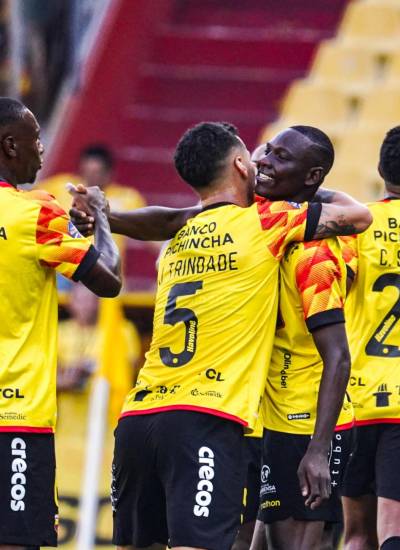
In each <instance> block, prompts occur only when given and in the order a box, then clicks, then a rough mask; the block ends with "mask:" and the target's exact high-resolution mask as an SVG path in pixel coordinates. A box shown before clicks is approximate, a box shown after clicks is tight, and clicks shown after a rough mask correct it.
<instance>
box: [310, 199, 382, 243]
mask: <svg viewBox="0 0 400 550" xmlns="http://www.w3.org/2000/svg"><path fill="white" fill-rule="evenodd" d="M313 202H320V203H322V209H321V215H320V218H319V221H318V224H317V227H316V229H315V232H314V236H313V238H315V239H323V238H325V237H332V236H336V235H354V234H356V233H362V232H363V231H365V230H366V229H368V227H369V226H370V225H371V223H372V214H371V212H370V211H369V209H368V208H367V207H366V206H364V205H363V204H361V203H360V202H358V201H356V200H355V199H353V197H351V196H350V195H347V194H346V193H343V192H341V191H331V190H329V189H320V190H319V191H318V192H317V193H316V195H315V197H314V199H313Z"/></svg>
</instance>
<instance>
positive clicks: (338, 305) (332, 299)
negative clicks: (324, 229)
mask: <svg viewBox="0 0 400 550" xmlns="http://www.w3.org/2000/svg"><path fill="white" fill-rule="evenodd" d="M302 246H303V253H302V254H301V255H299V256H298V257H297V263H296V265H295V276H296V285H297V288H298V291H299V295H300V298H301V303H302V308H303V315H304V320H305V322H306V325H307V328H308V330H309V331H313V330H315V329H317V328H320V327H322V326H324V325H330V324H333V323H340V322H344V315H343V308H344V295H343V290H342V279H343V276H342V275H343V274H342V270H341V266H340V262H339V258H338V256H337V254H335V252H334V251H333V250H332V248H331V246H330V244H329V240H321V241H311V242H308V243H304V244H303V245H302Z"/></svg>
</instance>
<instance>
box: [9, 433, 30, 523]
mask: <svg viewBox="0 0 400 550" xmlns="http://www.w3.org/2000/svg"><path fill="white" fill-rule="evenodd" d="M11 455H12V457H15V458H13V461H12V462H11V501H10V508H11V510H13V512H23V511H24V510H25V502H24V498H25V485H26V476H25V474H24V472H25V471H26V468H27V464H26V443H25V441H24V440H23V439H22V438H21V437H14V439H13V440H12V441H11Z"/></svg>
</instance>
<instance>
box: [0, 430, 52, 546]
mask: <svg viewBox="0 0 400 550" xmlns="http://www.w3.org/2000/svg"><path fill="white" fill-rule="evenodd" d="M55 476H56V461H55V453H54V436H53V434H31V433H30V434H27V433H16V432H12V433H9V432H2V433H0V487H1V491H0V516H1V521H0V545H3V544H4V545H6V544H9V545H15V546H33V547H35V546H36V547H39V546H57V524H58V509H57V504H56V495H55Z"/></svg>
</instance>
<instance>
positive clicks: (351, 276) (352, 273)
mask: <svg viewBox="0 0 400 550" xmlns="http://www.w3.org/2000/svg"><path fill="white" fill-rule="evenodd" d="M346 271H347V277H348V278H349V279H351V280H352V281H354V278H355V276H356V274H355V273H354V271H353V270H352V269H351V267H350V266H349V265H348V264H346Z"/></svg>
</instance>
